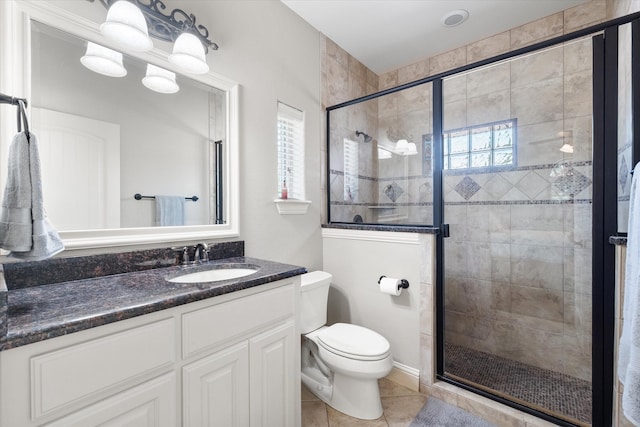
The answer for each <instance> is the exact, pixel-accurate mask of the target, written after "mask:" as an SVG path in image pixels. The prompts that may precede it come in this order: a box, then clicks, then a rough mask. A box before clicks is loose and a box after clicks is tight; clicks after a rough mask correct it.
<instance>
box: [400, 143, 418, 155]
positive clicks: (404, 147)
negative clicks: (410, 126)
mask: <svg viewBox="0 0 640 427" xmlns="http://www.w3.org/2000/svg"><path fill="white" fill-rule="evenodd" d="M395 152H396V153H397V154H400V155H401V156H413V155H414V154H418V147H416V144H415V143H413V142H409V141H407V140H406V139H399V140H398V142H396V147H395Z"/></svg>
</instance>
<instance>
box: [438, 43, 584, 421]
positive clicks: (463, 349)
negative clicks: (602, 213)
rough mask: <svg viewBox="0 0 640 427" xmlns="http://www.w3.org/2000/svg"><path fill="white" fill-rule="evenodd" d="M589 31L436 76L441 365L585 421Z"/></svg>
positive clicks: (457, 376) (463, 378)
mask: <svg viewBox="0 0 640 427" xmlns="http://www.w3.org/2000/svg"><path fill="white" fill-rule="evenodd" d="M592 122H593V120H592V41H591V39H590V38H586V39H581V40H578V41H575V42H571V43H567V44H564V45H558V46H556V47H553V48H550V49H546V50H543V51H538V52H535V53H533V54H529V55H526V56H521V57H517V58H515V59H513V60H510V61H505V62H502V63H498V64H494V65H492V66H488V67H485V68H480V69H475V70H473V71H471V72H467V73H464V74H457V75H455V76H452V77H450V78H448V79H445V80H444V82H443V169H444V170H443V199H444V222H445V223H448V224H449V230H450V237H449V238H447V239H444V329H445V330H444V375H445V376H446V377H448V378H451V379H453V380H456V381H459V382H462V383H466V384H468V385H470V386H473V387H475V388H478V389H481V390H484V391H486V392H489V393H491V394H493V395H496V396H499V397H501V398H504V399H508V400H510V401H514V402H516V403H519V404H521V405H524V406H527V407H529V408H532V409H535V410H538V411H541V412H544V413H546V414H549V415H551V416H553V417H557V418H559V419H563V420H566V421H569V422H571V423H573V424H579V425H590V424H591V410H592V409H591V408H592V404H591V400H592V397H591V392H592V388H591V381H592V373H591V369H592V363H591V357H592V356H591V345H592V338H591V337H592V330H591V329H592V325H591V311H592V295H591V292H592V291H591V256H592V255H591V253H592V249H591V248H592V238H591V222H592V220H591V217H592V176H593V175H592Z"/></svg>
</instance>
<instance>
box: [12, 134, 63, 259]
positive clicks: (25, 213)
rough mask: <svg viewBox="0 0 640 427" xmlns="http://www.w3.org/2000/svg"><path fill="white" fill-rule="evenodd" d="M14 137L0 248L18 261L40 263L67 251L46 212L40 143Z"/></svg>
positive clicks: (18, 136)
mask: <svg viewBox="0 0 640 427" xmlns="http://www.w3.org/2000/svg"><path fill="white" fill-rule="evenodd" d="M29 135H30V138H29V139H27V137H26V135H25V133H24V132H20V133H18V134H17V135H16V136H14V137H13V141H12V142H11V145H10V147H9V165H8V173H7V184H6V187H5V190H4V197H3V198H2V207H0V248H4V249H7V250H9V251H11V253H10V255H11V256H13V257H16V258H21V259H27V260H31V261H38V260H42V259H46V258H49V257H51V256H53V255H55V254H57V253H58V252H61V251H62V250H64V245H63V243H62V240H60V236H58V232H57V231H56V230H55V229H54V228H53V226H52V225H51V224H50V223H49V220H48V219H47V217H46V214H45V212H44V204H43V196H42V180H41V177H40V157H39V155H38V142H37V139H36V136H35V135H34V134H33V132H29Z"/></svg>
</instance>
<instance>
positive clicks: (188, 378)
mask: <svg viewBox="0 0 640 427" xmlns="http://www.w3.org/2000/svg"><path fill="white" fill-rule="evenodd" d="M182 381H183V408H184V409H183V410H184V426H185V427H204V426H207V427H216V426H219V427H244V426H247V425H249V348H248V343H247V342H246V341H245V342H242V343H240V344H238V345H235V346H233V347H230V348H227V349H225V350H222V351H219V352H217V353H214V354H212V355H211V356H208V357H205V358H203V359H200V360H198V361H197V362H194V363H191V364H189V365H187V366H185V367H184V368H183V379H182Z"/></svg>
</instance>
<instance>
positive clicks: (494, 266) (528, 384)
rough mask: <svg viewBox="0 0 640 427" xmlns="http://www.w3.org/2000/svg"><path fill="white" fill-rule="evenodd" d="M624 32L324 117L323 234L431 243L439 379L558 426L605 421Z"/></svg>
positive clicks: (603, 28) (538, 48) (552, 47)
mask: <svg viewBox="0 0 640 427" xmlns="http://www.w3.org/2000/svg"><path fill="white" fill-rule="evenodd" d="M631 18H633V17H631ZM631 18H630V17H627V18H624V19H619V20H617V21H611V22H609V23H606V24H602V25H600V26H598V27H593V28H591V29H585V30H581V31H579V32H576V33H573V34H570V35H566V36H563V37H561V38H558V39H555V40H550V41H547V42H543V43H539V44H538V45H535V46H532V47H530V48H524V49H521V50H519V51H516V52H512V53H509V54H504V55H501V56H500V57H496V58H493V59H489V60H486V61H482V62H481V63H477V64H472V65H469V66H465V67H462V68H459V69H456V70H453V71H451V72H447V73H442V74H440V75H437V76H432V77H428V78H425V79H423V80H420V81H416V82H412V83H408V84H405V85H403V86H399V87H397V88H392V89H388V90H385V91H382V92H379V93H377V94H373V95H369V96H366V97H363V98H359V99H356V100H353V101H350V102H347V103H344V104H340V105H336V106H332V107H329V108H328V109H327V135H328V141H327V144H328V146H327V152H328V168H327V182H328V195H327V198H328V213H329V222H330V223H333V224H346V225H348V226H349V227H357V224H359V223H362V224H367V225H369V226H398V227H405V226H413V227H422V226H424V227H431V228H432V229H434V230H436V231H437V232H438V238H437V247H436V249H437V261H436V265H437V273H436V274H437V278H436V280H437V283H436V288H437V310H436V313H437V333H436V336H437V341H438V342H437V354H436V356H437V377H438V379H439V380H443V381H447V382H450V383H453V384H456V385H458V386H460V387H463V388H466V389H470V390H472V391H475V392H477V393H479V394H482V395H484V396H487V397H490V398H492V399H494V400H498V401H500V402H502V403H506V404H508V405H511V406H514V407H516V408H518V409H521V410H524V411H527V412H530V413H533V414H535V415H537V416H539V417H542V418H545V419H548V420H551V421H553V422H555V423H557V424H559V425H567V426H569V425H583V426H588V425H605V424H606V423H607V421H606V420H608V419H610V416H611V411H612V408H611V402H610V396H611V395H612V384H613V350H612V349H613V345H614V342H613V288H614V272H613V263H614V254H613V248H612V247H610V246H609V245H608V237H609V235H613V234H616V231H617V228H616V219H617V209H616V207H617V203H618V202H619V200H616V197H617V194H618V192H617V191H616V189H618V190H620V184H622V185H623V186H624V183H623V182H622V181H624V182H626V180H627V178H628V177H627V176H626V175H625V172H624V168H623V167H622V166H621V165H619V164H618V163H616V162H619V161H620V160H619V156H618V154H619V153H618V152H617V151H618V147H617V144H616V141H615V139H616V135H617V129H618V121H617V120H618V117H617V110H618V98H617V94H618V91H619V90H621V88H620V87H619V86H618V72H619V69H618V61H619V60H618V55H619V37H618V25H622V24H625V23H627V22H631ZM635 18H637V17H635ZM633 25H634V28H635V27H640V24H638V23H637V22H636V23H634V24H633ZM630 26H631V25H628V27H630ZM629 30H630V28H629ZM621 34H626V35H627V36H628V37H629V40H626V39H625V40H624V41H623V42H622V43H621V44H620V46H623V45H625V43H627V41H628V43H629V45H630V43H631V41H630V40H631V36H630V34H631V32H630V31H628V32H626V33H625V32H624V31H623V32H621ZM634 34H635V37H636V38H637V39H640V35H639V34H640V31H634ZM632 51H633V52H636V51H638V49H637V48H635V49H629V50H628V52H632ZM620 52H621V54H622V55H623V56H624V55H625V51H624V49H621V50H620ZM626 55H627V56H629V57H627V56H625V57H624V59H621V60H620V63H621V64H623V67H626V66H627V65H628V64H630V63H631V62H632V61H631V60H630V53H627V54H626ZM634 55H635V53H634ZM623 67H621V68H623ZM637 72H638V68H636V69H634V70H633V71H632V73H637ZM631 80H632V81H633V78H632V79H631ZM634 90H637V89H634ZM634 93H635V92H634ZM629 120H630V121H633V123H638V122H637V121H636V119H635V117H634V118H633V120H631V119H629ZM628 126H631V124H629V125H628ZM628 126H627V127H628ZM623 127H624V126H623ZM605 135H606V138H605ZM605 139H606V140H607V141H610V142H609V143H608V144H606V143H605ZM628 145H630V143H629V144H627V145H625V146H624V147H627V146H628ZM624 147H623V148H624ZM627 148H628V147H627ZM628 151H629V150H628ZM622 152H624V153H627V157H629V154H628V152H627V151H624V150H622V151H620V153H622ZM633 155H634V156H638V155H640V153H634V154H633ZM623 160H624V159H623ZM624 166H625V167H627V164H625V165H624ZM616 171H618V174H616V173H615V172H616ZM626 174H628V169H627V172H626Z"/></svg>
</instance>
